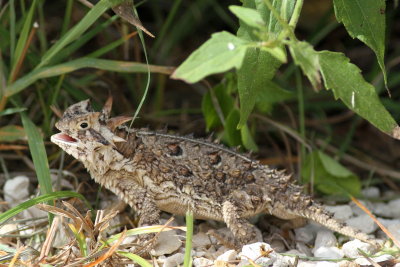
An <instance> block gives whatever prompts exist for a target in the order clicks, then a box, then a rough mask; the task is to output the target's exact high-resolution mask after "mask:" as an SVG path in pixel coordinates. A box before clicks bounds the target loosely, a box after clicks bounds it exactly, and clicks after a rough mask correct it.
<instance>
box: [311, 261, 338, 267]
mask: <svg viewBox="0 0 400 267" xmlns="http://www.w3.org/2000/svg"><path fill="white" fill-rule="evenodd" d="M339 266H340V265H339V263H337V262H331V261H318V262H317V264H316V265H315V267H339Z"/></svg>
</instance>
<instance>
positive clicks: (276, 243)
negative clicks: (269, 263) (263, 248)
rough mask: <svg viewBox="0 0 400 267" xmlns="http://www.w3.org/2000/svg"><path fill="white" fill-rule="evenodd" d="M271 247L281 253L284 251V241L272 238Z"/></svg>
mask: <svg viewBox="0 0 400 267" xmlns="http://www.w3.org/2000/svg"><path fill="white" fill-rule="evenodd" d="M271 247H272V249H273V250H274V251H275V252H278V253H283V252H285V251H286V246H285V243H283V241H282V240H279V239H274V240H272V241H271Z"/></svg>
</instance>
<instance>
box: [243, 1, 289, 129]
mask: <svg viewBox="0 0 400 267" xmlns="http://www.w3.org/2000/svg"><path fill="white" fill-rule="evenodd" d="M294 5H295V1H287V0H283V1H273V7H274V8H275V9H276V10H278V11H279V14H280V16H281V18H282V19H283V20H284V21H286V22H287V21H289V20H290V18H291V16H292V14H293V10H294ZM243 6H244V7H247V8H255V9H256V10H257V11H258V13H259V14H260V15H261V18H262V19H263V21H265V23H266V26H267V32H268V40H271V41H277V40H276V39H277V38H278V36H279V35H280V34H281V32H282V31H283V30H284V29H283V28H282V25H281V24H280V23H279V22H278V20H277V19H276V18H275V17H274V16H273V15H272V14H271V11H270V10H269V9H268V8H267V7H266V5H265V3H264V0H256V1H254V0H244V1H243ZM237 34H238V37H240V38H243V39H246V40H249V41H253V42H259V41H260V37H259V36H257V35H255V34H254V28H252V27H249V26H248V25H247V24H245V23H243V22H242V21H240V28H239V30H238V33H237ZM264 41H265V40H264ZM277 47H283V45H278V46H277ZM271 49H272V48H271ZM271 49H270V51H266V50H268V49H262V50H260V49H257V48H249V49H247V52H246V56H245V58H244V60H243V65H242V68H240V69H239V70H238V72H237V74H238V91H239V99H240V121H239V124H238V126H237V127H238V128H241V127H243V126H244V125H246V121H247V118H248V117H249V115H250V113H251V111H252V110H253V108H254V105H255V103H256V100H257V97H258V95H259V93H260V92H261V91H262V90H264V89H265V88H266V87H267V84H268V82H270V81H271V79H272V77H274V75H275V72H276V70H277V69H278V68H279V66H280V65H281V62H283V59H284V57H282V55H280V54H279V53H276V51H272V50H271ZM281 51H284V50H283V48H281ZM285 57H286V56H285Z"/></svg>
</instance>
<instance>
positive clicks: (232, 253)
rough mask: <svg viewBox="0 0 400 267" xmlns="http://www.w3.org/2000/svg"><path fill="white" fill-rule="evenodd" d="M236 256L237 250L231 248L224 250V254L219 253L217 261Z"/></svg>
mask: <svg viewBox="0 0 400 267" xmlns="http://www.w3.org/2000/svg"><path fill="white" fill-rule="evenodd" d="M236 256H237V252H236V251H235V250H233V249H230V250H228V251H226V252H225V253H224V254H222V255H219V256H218V258H217V261H224V262H228V261H233V260H235V259H236Z"/></svg>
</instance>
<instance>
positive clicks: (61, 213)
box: [36, 204, 81, 225]
mask: <svg viewBox="0 0 400 267" xmlns="http://www.w3.org/2000/svg"><path fill="white" fill-rule="evenodd" d="M36 207H37V208H38V209H40V210H43V211H47V212H50V213H53V214H55V215H58V216H62V217H66V218H70V219H71V220H73V221H74V223H75V224H77V225H79V224H81V221H79V219H78V218H77V217H76V216H74V214H72V213H70V212H68V211H65V210H63V209H60V208H57V207H53V206H50V205H46V204H37V205H36Z"/></svg>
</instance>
